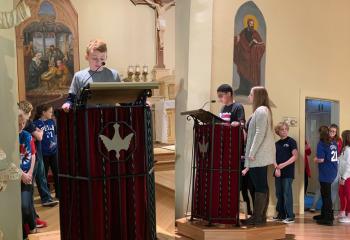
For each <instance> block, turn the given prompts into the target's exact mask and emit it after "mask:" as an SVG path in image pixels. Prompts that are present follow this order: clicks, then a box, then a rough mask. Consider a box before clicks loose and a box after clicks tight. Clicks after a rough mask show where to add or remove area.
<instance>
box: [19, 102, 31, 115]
mask: <svg viewBox="0 0 350 240" xmlns="http://www.w3.org/2000/svg"><path fill="white" fill-rule="evenodd" d="M18 108H19V109H20V110H22V111H23V113H24V114H29V113H31V112H32V111H33V105H32V104H31V103H30V102H28V101H26V100H23V101H20V102H19V103H18Z"/></svg>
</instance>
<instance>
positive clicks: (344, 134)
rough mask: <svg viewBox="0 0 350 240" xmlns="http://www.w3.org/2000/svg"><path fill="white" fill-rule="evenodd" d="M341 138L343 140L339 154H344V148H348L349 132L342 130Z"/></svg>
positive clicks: (349, 142)
mask: <svg viewBox="0 0 350 240" xmlns="http://www.w3.org/2000/svg"><path fill="white" fill-rule="evenodd" d="M341 138H342V139H343V145H342V149H341V152H344V150H345V147H346V146H348V147H350V130H344V131H343V132H342V133H341Z"/></svg>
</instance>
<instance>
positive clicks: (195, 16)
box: [175, 0, 213, 218]
mask: <svg viewBox="0 0 350 240" xmlns="http://www.w3.org/2000/svg"><path fill="white" fill-rule="evenodd" d="M212 7H213V0H192V1H188V0H177V2H176V49H177V54H176V81H177V83H178V85H179V92H178V94H177V97H176V166H175V171H176V191H175V194H176V218H180V217H183V216H184V214H185V212H186V204H187V197H188V189H189V181H190V174H191V157H192V141H193V140H192V139H193V138H192V126H193V122H189V121H186V117H184V116H181V115H180V113H181V112H182V111H186V110H194V109H198V108H199V107H201V106H202V105H203V103H204V102H206V101H208V100H209V99H210V83H211V48H212ZM189 210H190V209H189Z"/></svg>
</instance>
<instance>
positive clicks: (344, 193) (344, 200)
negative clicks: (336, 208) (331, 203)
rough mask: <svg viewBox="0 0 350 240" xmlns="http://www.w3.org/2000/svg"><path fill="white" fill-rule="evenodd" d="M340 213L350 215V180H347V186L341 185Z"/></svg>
mask: <svg viewBox="0 0 350 240" xmlns="http://www.w3.org/2000/svg"><path fill="white" fill-rule="evenodd" d="M339 200H340V211H345V212H346V213H350V178H348V179H346V181H345V184H344V185H341V184H339Z"/></svg>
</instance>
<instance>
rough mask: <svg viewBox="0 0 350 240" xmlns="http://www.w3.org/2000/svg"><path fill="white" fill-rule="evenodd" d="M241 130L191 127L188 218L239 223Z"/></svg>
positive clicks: (219, 125) (224, 127)
mask: <svg viewBox="0 0 350 240" xmlns="http://www.w3.org/2000/svg"><path fill="white" fill-rule="evenodd" d="M242 136H243V135H241V128H240V127H232V126H230V124H214V125H212V124H203V125H200V124H195V126H194V151H193V152H194V156H193V157H194V166H193V185H192V210H191V218H192V219H193V218H199V219H203V220H206V221H208V222H209V224H211V223H224V224H239V175H240V156H241V151H240V150H241V137H242Z"/></svg>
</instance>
